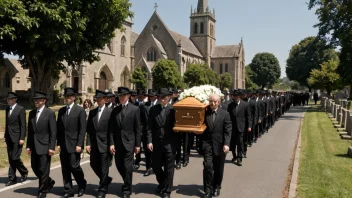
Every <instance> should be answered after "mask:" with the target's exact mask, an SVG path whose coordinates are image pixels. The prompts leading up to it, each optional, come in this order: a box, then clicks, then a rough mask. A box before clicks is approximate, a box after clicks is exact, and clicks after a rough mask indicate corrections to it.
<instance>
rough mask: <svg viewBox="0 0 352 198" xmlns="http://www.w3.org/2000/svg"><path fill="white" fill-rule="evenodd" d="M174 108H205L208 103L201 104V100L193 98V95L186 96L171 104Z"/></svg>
mask: <svg viewBox="0 0 352 198" xmlns="http://www.w3.org/2000/svg"><path fill="white" fill-rule="evenodd" d="M173 106H174V108H177V107H183V108H184V107H185V108H192V109H194V108H205V107H207V106H208V105H206V104H203V103H201V102H199V100H197V99H195V98H194V97H187V98H185V99H183V100H181V101H179V102H177V103H176V104H174V105H173Z"/></svg>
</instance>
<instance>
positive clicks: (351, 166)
mask: <svg viewBox="0 0 352 198" xmlns="http://www.w3.org/2000/svg"><path fill="white" fill-rule="evenodd" d="M301 143H302V146H301V153H300V166H299V174H298V187H297V193H298V197H300V198H315V197H316V198H321V197H324V198H328V197H331V198H333V197H334V198H335V197H339V198H344V197H346V198H347V197H351V195H352V182H351V178H352V159H351V158H349V157H348V156H347V148H348V146H351V142H350V141H346V140H342V139H341V138H340V136H339V134H338V132H336V129H335V128H334V127H333V125H332V122H331V121H330V119H329V118H328V116H327V114H326V113H325V112H324V111H322V109H321V106H315V105H313V106H312V107H311V108H309V109H308V110H307V112H306V114H305V117H304V121H303V126H302V142H301Z"/></svg>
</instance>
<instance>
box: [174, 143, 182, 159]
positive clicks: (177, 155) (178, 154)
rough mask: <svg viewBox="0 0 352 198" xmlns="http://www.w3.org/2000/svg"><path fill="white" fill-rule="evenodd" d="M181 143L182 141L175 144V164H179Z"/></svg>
mask: <svg viewBox="0 0 352 198" xmlns="http://www.w3.org/2000/svg"><path fill="white" fill-rule="evenodd" d="M182 142H183V140H181V141H180V143H179V144H177V146H176V156H175V160H176V164H179V163H181V146H182Z"/></svg>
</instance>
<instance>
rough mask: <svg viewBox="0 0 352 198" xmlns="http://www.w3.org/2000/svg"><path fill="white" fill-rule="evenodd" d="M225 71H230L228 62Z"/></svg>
mask: <svg viewBox="0 0 352 198" xmlns="http://www.w3.org/2000/svg"><path fill="white" fill-rule="evenodd" d="M225 72H229V65H228V64H227V63H226V64H225Z"/></svg>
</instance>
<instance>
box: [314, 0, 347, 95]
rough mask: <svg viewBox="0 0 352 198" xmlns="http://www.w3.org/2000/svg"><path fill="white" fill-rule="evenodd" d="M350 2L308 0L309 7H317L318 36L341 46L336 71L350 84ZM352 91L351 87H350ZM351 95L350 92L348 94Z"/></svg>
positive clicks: (343, 0) (333, 44)
mask: <svg viewBox="0 0 352 198" xmlns="http://www.w3.org/2000/svg"><path fill="white" fill-rule="evenodd" d="M351 5H352V2H351V1H350V0H335V1H323V0H310V1H309V4H308V8H309V9H313V8H317V10H316V15H317V16H318V19H319V23H318V24H316V25H315V27H317V28H319V33H318V36H319V37H320V38H323V39H324V40H326V41H327V42H328V43H329V44H330V45H331V46H332V47H337V46H339V47H341V52H340V54H339V58H340V65H339V67H338V73H339V74H340V76H341V77H342V80H343V82H344V84H348V85H352V67H351V66H352V28H351V26H352V6H351ZM351 92H352V89H351ZM350 95H351V94H350Z"/></svg>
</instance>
